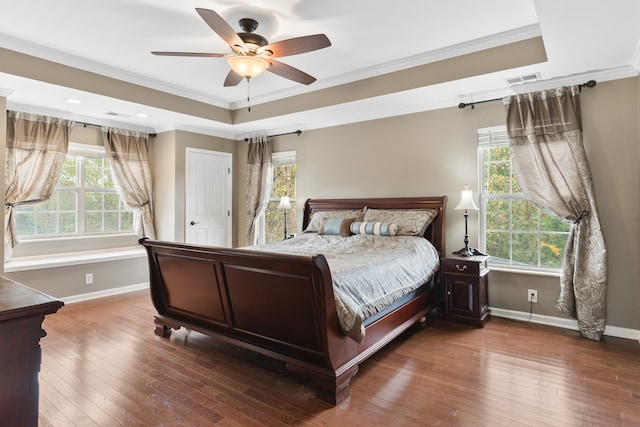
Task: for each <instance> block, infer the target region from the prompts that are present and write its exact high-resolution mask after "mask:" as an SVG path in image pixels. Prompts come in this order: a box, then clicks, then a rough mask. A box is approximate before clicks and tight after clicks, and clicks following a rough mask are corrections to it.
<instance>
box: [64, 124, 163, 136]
mask: <svg viewBox="0 0 640 427" xmlns="http://www.w3.org/2000/svg"><path fill="white" fill-rule="evenodd" d="M74 123H75V124H77V125H81V126H84V127H87V126H91V127H94V128H100V129H102V125H97V124H95V123H87V122H76V121H74ZM148 135H149V136H153V137H155V136H156V134H155V133H150V134H148Z"/></svg>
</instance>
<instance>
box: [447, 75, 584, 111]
mask: <svg viewBox="0 0 640 427" xmlns="http://www.w3.org/2000/svg"><path fill="white" fill-rule="evenodd" d="M595 85H596V81H595V80H589V81H588V82H586V83H582V84H579V85H578V90H580V92H582V88H583V87H585V86H586V87H594V86H595ZM500 100H502V98H494V99H487V100H485V101H476V102H461V103H460V104H458V108H460V109H463V108H465V107H471V109H472V110H473V108H474V105H476V104H482V103H485V102H493V101H500Z"/></svg>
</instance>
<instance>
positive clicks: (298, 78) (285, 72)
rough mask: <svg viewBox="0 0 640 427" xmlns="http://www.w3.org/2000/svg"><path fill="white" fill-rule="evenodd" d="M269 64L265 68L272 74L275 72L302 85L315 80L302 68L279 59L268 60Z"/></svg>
mask: <svg viewBox="0 0 640 427" xmlns="http://www.w3.org/2000/svg"><path fill="white" fill-rule="evenodd" d="M268 61H269V62H270V63H271V66H270V67H269V68H267V71H271V72H272V73H273V74H277V75H279V76H280V77H284V78H285V79H289V80H293V81H294V82H298V83H302V84H304V85H310V84H311V83H313V82H315V81H316V78H315V77H313V76H310V75H309V74H307V73H305V72H304V71H302V70H299V69H297V68H295V67H292V66H291V65H287V64H284V63H282V62H280V61H275V60H273V59H269V60H268Z"/></svg>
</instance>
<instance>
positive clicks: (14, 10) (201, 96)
mask: <svg viewBox="0 0 640 427" xmlns="http://www.w3.org/2000/svg"><path fill="white" fill-rule="evenodd" d="M0 2H2V3H3V6H4V7H2V13H0V47H3V48H6V49H9V50H14V51H17V52H20V53H24V54H28V55H32V56H36V57H40V58H43V59H47V60H50V61H54V62H58V63H62V64H65V65H68V66H72V67H75V68H79V69H82V70H87V71H91V72H95V73H99V74H103V75H106V76H109V77H112V78H116V79H119V80H123V81H126V82H130V83H135V84H138V85H142V86H146V87H149V88H153V89H156V90H161V91H163V92H167V93H171V94H174V95H179V96H182V97H185V98H189V99H193V100H197V101H201V102H205V103H208V104H211V105H215V106H218V107H223V108H227V109H237V108H244V107H246V106H247V102H246V98H247V83H246V81H243V82H241V83H240V84H239V85H238V86H237V87H231V88H225V87H223V81H224V79H225V77H226V75H227V73H228V71H229V68H228V66H227V64H226V61H225V59H224V58H187V57H159V56H154V55H152V54H150V51H153V50H161V51H162V50H164V51H199V52H216V53H231V52H230V49H229V47H228V46H227V45H226V44H225V43H224V41H223V40H222V39H220V37H219V36H217V35H216V34H215V33H214V32H213V31H212V30H211V28H209V26H208V25H207V24H206V23H205V22H204V21H203V20H202V19H201V18H200V16H199V15H198V14H197V13H196V12H195V8H197V7H198V8H206V9H212V10H215V11H216V12H218V13H219V14H220V15H221V16H222V17H223V18H224V19H225V20H226V21H227V22H228V23H229V24H230V25H231V26H232V27H234V28H235V29H236V30H237V31H240V29H239V27H238V25H237V21H238V19H240V18H242V17H251V18H254V19H256V20H257V21H259V23H260V26H259V27H258V29H257V30H256V32H257V33H259V34H261V35H263V36H265V37H266V38H267V39H269V41H270V42H274V41H279V40H284V39H287V38H291V37H296V36H302V35H309V34H316V33H324V34H326V35H327V36H328V38H329V39H330V40H331V42H332V46H331V47H329V48H326V49H322V50H318V51H314V52H309V53H305V54H301V55H296V56H290V57H284V58H281V62H284V63H286V64H288V65H292V66H294V67H297V68H300V69H301V70H303V71H305V72H307V73H309V74H311V75H313V76H314V77H316V78H317V79H318V80H317V81H316V82H315V83H313V84H312V85H309V86H304V85H300V84H298V83H295V82H292V81H289V80H287V79H284V78H282V77H279V76H276V75H274V74H271V73H265V74H263V75H261V76H258V77H256V78H255V79H252V81H251V104H253V105H256V104H259V103H264V102H269V101H273V100H277V99H281V98H285V97H289V96H293V95H300V94H304V93H307V92H311V91H315V90H318V89H324V88H328V87H332V86H336V85H340V84H344V83H348V82H353V81H356V80H360V79H363V78H368V77H372V76H376V75H381V74H385V73H389V72H393V71H397V70H400V69H404V68H409V67H413V66H417V65H422V64H426V63H430V62H434V61H436V60H440V59H445V58H450V57H454V56H456V55H460V54H462V53H470V52H474V51H479V50H482V49H486V48H490V47H495V46H499V45H502V44H506V43H510V42H514V41H519V40H523V39H528V38H531V37H535V36H539V35H541V36H542V38H543V41H544V45H545V49H546V53H547V57H548V62H546V63H541V64H535V65H530V66H526V67H520V68H518V69H512V70H505V71H501V72H497V73H491V74H489V75H483V76H475V77H471V78H467V79H463V80H457V81H453V82H448V83H443V84H438V85H435V86H429V87H423V88H417V89H414V90H410V91H403V92H400V93H395V94H390V95H385V96H378V97H376V98H370V99H363V100H359V101H355V102H347V103H342V104H340V105H335V106H329V107H323V108H319V109H313V110H309V111H305V112H301V113H293V114H287V115H284V116H279V117H270V118H268V119H262V120H255V121H248V122H246V123H242V124H225V123H220V122H216V121H213V120H205V119H202V118H197V117H193V116H189V115H185V114H180V113H175V112H170V111H165V110H161V109H158V108H153V107H150V106H147V105H137V104H132V103H130V102H125V101H121V100H118V99H114V98H109V97H106V96H103V95H96V94H91V93H87V92H81V91H78V90H73V89H69V88H65V87H60V86H54V85H50V84H46V83H42V82H38V81H33V80H29V79H26V78H23V77H20V76H14V75H9V74H5V73H0V94H5V96H7V101H8V107H9V108H13V109H21V110H25V111H42V112H45V113H46V112H56V113H62V114H64V115H67V116H70V117H72V118H75V119H76V120H80V121H87V122H90V123H97V124H121V125H123V126H126V127H130V128H141V129H145V130H153V131H156V132H161V131H165V130H170V129H183V130H192V131H197V132H202V133H206V134H211V135H219V136H224V137H230V138H238V139H239V138H241V137H243V136H244V135H247V134H250V133H256V132H269V133H278V132H283V131H289V130H294V129H298V128H300V129H312V128H318V127H323V126H330V125H337V124H342V123H349V122H354V121H361V120H369V119H371V118H377V117H385V116H389V115H397V114H406V113H410V112H415V111H422V110H428V109H433V108H442V107H448V106H453V105H457V104H458V103H459V102H470V101H480V100H483V99H491V98H495V97H499V96H503V95H505V94H508V93H513V92H517V91H524V90H535V89H538V88H540V87H542V86H545V87H552V86H556V85H559V84H575V83H583V82H584V81H586V80H588V79H596V80H598V81H604V80H610V79H616V78H621V77H630V76H635V75H637V74H638V70H639V69H640V25H638V17H640V2H639V1H637V0H609V1H607V2H604V1H602V0H562V1H558V0H483V1H477V0H447V1H442V0H402V1H399V2H389V1H383V0H349V1H344V0H324V1H318V0H281V1H279V2H273V1H271V2H267V1H264V0H263V1H259V0H257V1H249V0H240V1H233V2H232V1H228V0H215V1H213V0H200V1H195V0H94V1H86V0H49V1H42V0H20V1H15V0H11V1H9V0H0ZM274 5H276V6H277V10H275V9H274ZM1 60H2V57H1V56H0V61H1ZM532 72H537V73H540V80H539V81H538V82H536V83H528V84H527V85H524V86H523V85H515V86H509V85H508V84H507V83H505V81H504V79H505V78H509V77H514V76H519V75H524V74H529V73H532ZM67 98H76V99H80V100H82V104H77V105H76V104H70V103H68V102H66V99H67ZM425 100H428V101H425ZM107 112H117V113H119V116H118V117H117V118H116V119H114V118H113V117H112V116H109V115H107V114H106V113H107ZM137 113H146V114H148V115H149V117H147V118H139V117H136V114H137Z"/></svg>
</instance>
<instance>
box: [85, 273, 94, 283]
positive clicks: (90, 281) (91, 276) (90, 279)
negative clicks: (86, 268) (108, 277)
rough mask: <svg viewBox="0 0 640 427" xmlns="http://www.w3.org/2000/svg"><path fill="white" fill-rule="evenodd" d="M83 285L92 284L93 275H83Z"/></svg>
mask: <svg viewBox="0 0 640 427" xmlns="http://www.w3.org/2000/svg"><path fill="white" fill-rule="evenodd" d="M84 284H85V285H92V284H93V273H87V274H85V275H84Z"/></svg>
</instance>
